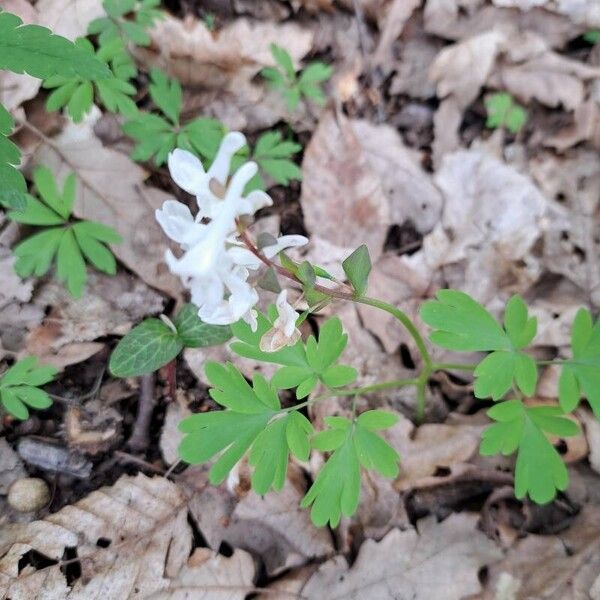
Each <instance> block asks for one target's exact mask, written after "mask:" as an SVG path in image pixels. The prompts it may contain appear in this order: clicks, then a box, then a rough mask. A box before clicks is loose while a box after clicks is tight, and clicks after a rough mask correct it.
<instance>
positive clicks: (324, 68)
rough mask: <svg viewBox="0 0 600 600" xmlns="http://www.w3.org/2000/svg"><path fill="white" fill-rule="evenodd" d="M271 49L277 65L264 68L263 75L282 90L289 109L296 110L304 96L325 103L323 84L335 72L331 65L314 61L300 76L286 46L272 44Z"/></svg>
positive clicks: (273, 86) (273, 85) (274, 86)
mask: <svg viewBox="0 0 600 600" xmlns="http://www.w3.org/2000/svg"><path fill="white" fill-rule="evenodd" d="M270 50H271V55H272V56H273V60H274V61H275V64H276V66H275V67H266V68H264V69H263V70H262V71H261V75H262V76H263V77H264V78H265V79H266V80H267V82H268V83H269V85H270V86H271V87H272V88H274V89H278V90H280V91H281V93H282V95H283V97H284V99H285V101H286V103H287V106H288V109H289V110H295V109H296V107H297V106H298V104H299V102H300V100H301V98H302V97H304V98H307V99H310V100H312V101H313V102H316V103H317V104H324V103H325V100H326V96H325V94H324V93H323V90H322V88H321V85H322V84H323V83H324V82H325V81H327V80H328V79H329V78H330V77H331V75H332V73H333V69H332V68H331V67H330V66H329V65H326V64H325V63H322V62H312V63H310V64H309V65H307V67H306V68H305V69H304V70H303V71H302V72H301V73H300V76H298V74H297V73H296V69H295V67H294V64H293V61H292V57H291V56H290V54H289V53H288V52H287V50H285V48H282V47H281V46H278V45H277V44H271V46H270Z"/></svg>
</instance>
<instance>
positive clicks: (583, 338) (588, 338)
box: [559, 308, 600, 419]
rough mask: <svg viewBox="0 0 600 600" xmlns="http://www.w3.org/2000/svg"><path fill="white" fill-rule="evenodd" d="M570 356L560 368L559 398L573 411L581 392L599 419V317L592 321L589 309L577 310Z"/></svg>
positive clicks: (564, 405) (563, 404)
mask: <svg viewBox="0 0 600 600" xmlns="http://www.w3.org/2000/svg"><path fill="white" fill-rule="evenodd" d="M571 352H572V358H571V359H570V360H568V361H567V362H566V363H565V364H564V366H563V367H562V371H561V375H560V380H559V400H560V405H561V407H562V409H563V410H564V411H565V412H570V411H572V410H574V409H575V408H576V407H577V405H578V404H579V400H580V397H581V395H584V396H585V397H586V398H587V400H588V402H589V403H590V406H591V407H592V410H593V411H594V414H595V415H596V418H597V419H600V320H597V321H596V323H594V322H593V319H592V315H591V313H590V312H589V311H588V310H585V309H583V308H582V309H580V310H579V311H578V312H577V315H576V316H575V320H574V321H573V328H572V330H571Z"/></svg>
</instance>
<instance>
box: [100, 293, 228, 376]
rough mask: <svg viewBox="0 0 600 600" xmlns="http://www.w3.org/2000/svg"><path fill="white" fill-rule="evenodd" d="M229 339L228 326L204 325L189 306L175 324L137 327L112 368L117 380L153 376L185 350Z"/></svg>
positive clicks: (145, 323) (113, 359) (149, 321)
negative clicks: (118, 378)
mask: <svg viewBox="0 0 600 600" xmlns="http://www.w3.org/2000/svg"><path fill="white" fill-rule="evenodd" d="M230 337H231V329H230V328H229V327H228V326H224V325H209V324H208V323H204V322H203V321H201V320H200V318H199V317H198V309H197V308H196V307H195V306H194V305H193V304H186V305H185V306H184V307H183V308H182V309H181V310H180V311H179V313H178V314H177V316H176V317H175V320H174V323H173V324H167V322H165V321H162V320H160V319H146V320H144V321H142V322H141V323H140V324H139V325H137V326H136V327H134V328H133V329H132V330H131V331H130V332H129V333H127V334H126V335H125V336H124V337H123V338H122V339H121V340H120V341H119V343H118V344H117V347H116V348H115V350H114V351H113V353H112V355H111V357H110V364H109V368H110V371H111V373H112V374H113V375H114V376H115V377H134V376H136V375H143V374H145V373H152V372H153V371H156V370H158V369H160V368H161V367H163V366H164V365H166V364H167V363H169V362H170V361H171V360H173V359H174V358H175V357H176V356H177V355H178V354H179V353H180V352H181V350H183V348H203V347H206V346H217V345H220V344H223V343H225V342H226V341H227V340H228V339H229V338H230Z"/></svg>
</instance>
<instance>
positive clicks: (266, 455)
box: [179, 363, 313, 494]
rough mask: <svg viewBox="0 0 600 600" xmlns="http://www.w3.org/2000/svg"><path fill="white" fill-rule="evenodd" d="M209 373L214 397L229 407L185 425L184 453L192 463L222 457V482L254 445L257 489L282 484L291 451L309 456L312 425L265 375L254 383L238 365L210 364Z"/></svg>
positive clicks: (217, 467) (218, 466) (218, 467)
mask: <svg viewBox="0 0 600 600" xmlns="http://www.w3.org/2000/svg"><path fill="white" fill-rule="evenodd" d="M206 376H207V378H208V379H209V381H210V382H211V384H212V385H213V386H214V387H213V388H211V390H210V394H211V396H212V397H213V399H214V400H215V401H216V402H218V403H219V404H220V405H221V406H224V407H225V408H226V410H223V411H213V412H208V413H202V414H196V415H192V416H191V417H188V418H186V419H184V420H183V421H182V422H181V424H180V430H181V431H182V432H184V433H185V434H187V435H185V437H184V439H183V441H182V442H181V444H180V446H179V455H180V456H181V458H183V460H185V461H186V462H190V463H192V464H196V463H202V462H205V461H207V460H210V459H211V458H213V457H217V459H216V461H215V462H214V464H213V466H212V468H211V469H210V472H209V479H210V481H211V483H213V484H219V483H221V482H222V481H223V480H224V479H225V478H226V477H227V474H228V473H229V471H231V469H232V468H233V467H234V466H235V464H236V463H237V462H238V461H239V460H241V458H242V457H243V456H244V454H246V452H248V451H249V450H250V456H249V463H250V465H251V466H252V467H254V472H253V474H252V488H253V489H254V490H255V492H256V493H258V494H265V493H267V491H268V490H269V489H270V488H271V487H272V488H274V489H276V490H279V489H281V488H282V487H283V485H284V483H285V477H286V473H287V465H288V458H289V452H290V450H291V451H292V452H293V453H294V454H295V455H296V456H298V457H299V458H300V459H301V460H306V459H307V458H308V452H309V446H310V445H309V441H308V438H309V436H310V435H311V434H312V431H313V429H312V426H311V424H310V423H309V422H308V420H307V419H306V418H305V417H304V416H303V415H301V414H299V413H297V412H294V411H288V412H286V411H281V406H280V403H279V398H278V397H277V394H276V392H275V389H274V388H273V387H272V386H271V385H270V384H269V383H268V382H267V381H266V380H265V379H264V378H263V377H262V376H261V375H259V374H257V375H255V376H254V378H253V381H252V386H250V385H249V384H248V382H247V381H246V380H245V379H244V377H243V376H242V374H241V373H240V372H239V371H238V370H237V369H236V368H235V367H234V366H233V365H232V364H226V365H222V364H218V363H208V364H207V365H206Z"/></svg>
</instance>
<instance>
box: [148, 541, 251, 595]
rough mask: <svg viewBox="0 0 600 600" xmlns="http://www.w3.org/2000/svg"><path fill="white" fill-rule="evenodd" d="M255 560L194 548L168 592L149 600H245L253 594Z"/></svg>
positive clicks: (239, 552)
mask: <svg viewBox="0 0 600 600" xmlns="http://www.w3.org/2000/svg"><path fill="white" fill-rule="evenodd" d="M255 571H256V568H255V566H254V559H253V558H252V556H250V554H248V553H247V552H244V551H243V550H235V551H234V553H233V554H232V555H231V556H229V557H227V556H223V555H222V554H217V553H216V552H213V551H212V550H209V549H208V548H196V550H194V553H193V554H192V555H191V556H190V558H189V560H188V561H187V564H185V565H184V566H183V567H182V568H181V570H180V571H179V573H178V574H177V577H175V578H174V579H171V580H170V581H169V585H168V587H167V589H165V590H162V591H159V592H156V593H154V594H152V595H151V596H149V598H151V599H152V600H188V599H190V598H193V599H194V600H244V598H247V596H248V594H249V593H251V592H253V591H254V585H253V581H254V574H255Z"/></svg>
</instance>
